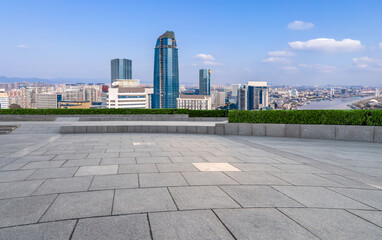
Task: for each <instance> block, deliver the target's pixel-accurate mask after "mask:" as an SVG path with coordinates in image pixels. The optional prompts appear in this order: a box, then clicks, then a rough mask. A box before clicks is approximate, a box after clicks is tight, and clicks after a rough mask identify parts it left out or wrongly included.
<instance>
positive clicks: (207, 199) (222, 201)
mask: <svg viewBox="0 0 382 240" xmlns="http://www.w3.org/2000/svg"><path fill="white" fill-rule="evenodd" d="M169 190H170V192H171V195H172V196H173V198H174V200H175V203H176V204H177V206H178V208H179V209H180V210H191V209H211V208H239V207H240V206H239V205H238V204H237V203H236V202H235V201H234V200H233V199H232V198H230V197H229V196H228V195H227V194H226V193H224V192H223V191H222V190H221V189H220V188H218V187H216V186H198V187H170V188H169Z"/></svg>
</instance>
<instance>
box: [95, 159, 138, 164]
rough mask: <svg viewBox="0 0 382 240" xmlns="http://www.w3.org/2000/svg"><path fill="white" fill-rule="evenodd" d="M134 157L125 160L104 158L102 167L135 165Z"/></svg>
mask: <svg viewBox="0 0 382 240" xmlns="http://www.w3.org/2000/svg"><path fill="white" fill-rule="evenodd" d="M135 163H136V161H135V158H134V157H124V158H102V161H101V165H113V164H135Z"/></svg>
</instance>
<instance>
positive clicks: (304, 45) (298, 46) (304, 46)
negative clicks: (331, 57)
mask: <svg viewBox="0 0 382 240" xmlns="http://www.w3.org/2000/svg"><path fill="white" fill-rule="evenodd" d="M288 44H289V47H291V48H292V49H295V50H315V51H324V52H339V51H356V50H360V49H362V48H363V46H362V44H361V41H359V40H352V39H343V40H342V41H336V40H335V39H331V38H316V39H311V40H309V41H306V42H302V41H295V42H289V43H288Z"/></svg>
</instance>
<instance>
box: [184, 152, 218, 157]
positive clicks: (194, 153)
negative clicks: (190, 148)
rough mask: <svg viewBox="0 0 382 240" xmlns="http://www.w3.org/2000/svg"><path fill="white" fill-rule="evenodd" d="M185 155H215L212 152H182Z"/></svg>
mask: <svg viewBox="0 0 382 240" xmlns="http://www.w3.org/2000/svg"><path fill="white" fill-rule="evenodd" d="M180 154H182V156H184V157H213V156H214V155H212V153H210V152H199V151H198V152H180Z"/></svg>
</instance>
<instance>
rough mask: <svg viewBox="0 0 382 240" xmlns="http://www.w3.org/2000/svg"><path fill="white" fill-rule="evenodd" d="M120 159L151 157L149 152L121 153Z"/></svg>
mask: <svg viewBox="0 0 382 240" xmlns="http://www.w3.org/2000/svg"><path fill="white" fill-rule="evenodd" d="M119 156H120V157H150V156H151V155H150V153H149V152H126V153H125V152H121V153H120V154H119Z"/></svg>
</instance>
